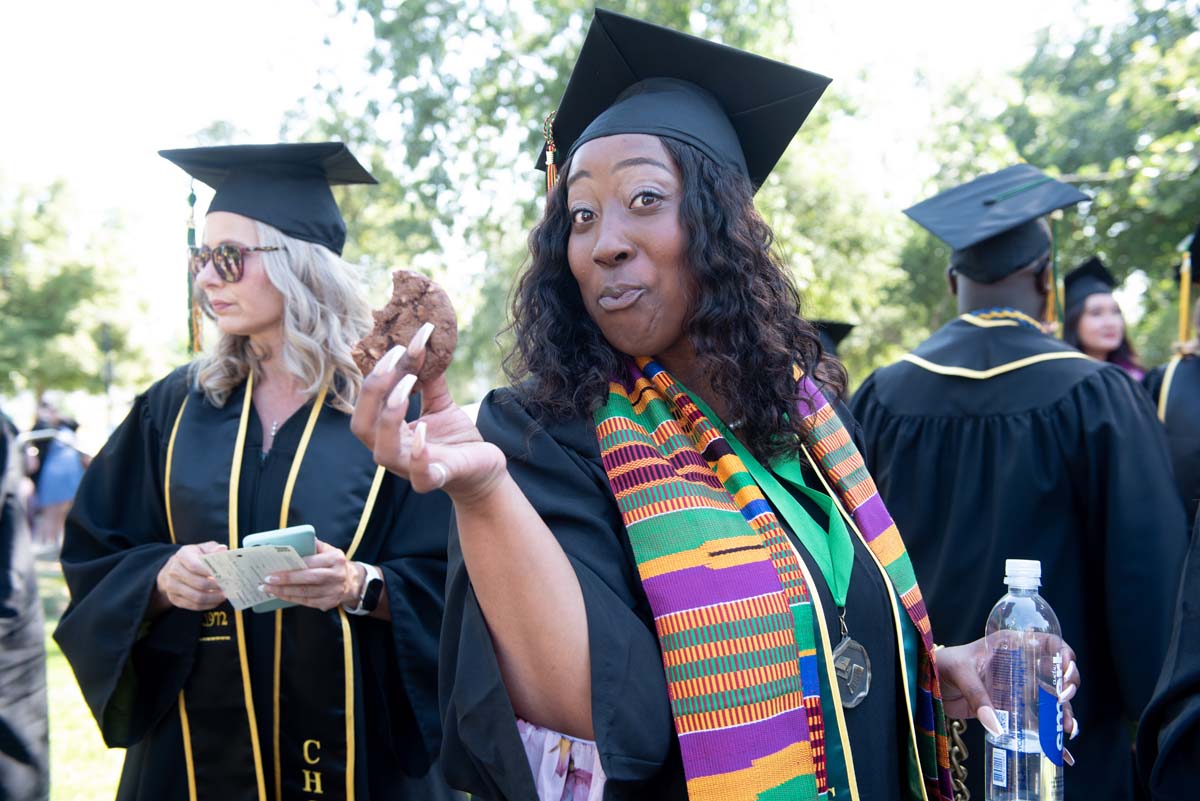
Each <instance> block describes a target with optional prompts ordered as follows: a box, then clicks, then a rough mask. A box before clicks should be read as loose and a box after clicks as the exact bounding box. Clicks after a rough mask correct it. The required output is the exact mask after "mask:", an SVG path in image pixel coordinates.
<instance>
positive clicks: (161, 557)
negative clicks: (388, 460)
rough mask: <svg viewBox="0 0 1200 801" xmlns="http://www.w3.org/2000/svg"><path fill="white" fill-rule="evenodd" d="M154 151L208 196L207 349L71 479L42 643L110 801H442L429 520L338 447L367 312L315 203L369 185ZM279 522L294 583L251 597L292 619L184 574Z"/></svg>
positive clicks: (355, 173) (300, 162)
mask: <svg viewBox="0 0 1200 801" xmlns="http://www.w3.org/2000/svg"><path fill="white" fill-rule="evenodd" d="M162 155H163V156H165V157H166V158H168V159H170V160H171V161H172V162H174V163H175V164H178V165H179V166H180V167H182V168H183V169H184V170H186V171H187V172H189V173H190V174H192V175H193V176H194V177H195V178H197V179H199V180H201V181H204V182H205V183H208V184H210V185H211V186H213V187H214V188H215V189H216V195H215V196H214V198H213V201H212V204H211V205H210V207H209V210H208V216H207V219H206V224H205V231H204V240H203V247H200V248H193V249H192V253H191V255H190V267H191V274H192V280H193V282H194V290H195V294H196V296H197V297H198V299H199V302H200V303H201V305H202V308H203V309H204V311H205V312H206V313H207V314H208V315H209V316H210V317H212V318H213V319H215V321H216V325H217V328H218V329H219V331H220V337H219V339H218V341H217V344H216V346H215V348H214V349H213V350H212V351H211V352H210V353H208V354H205V355H203V356H201V357H199V358H197V359H196V360H195V361H193V362H192V363H191V364H189V365H187V366H184V367H181V368H179V369H177V370H175V371H174V372H172V373H171V374H170V375H168V376H167V377H166V378H164V379H162V380H161V381H159V382H157V383H156V384H154V385H153V386H151V387H150V389H149V390H147V391H146V392H145V393H143V394H142V395H140V396H139V397H138V398H137V400H136V401H135V403H134V408H133V409H132V411H131V412H130V413H129V416H128V417H127V418H126V419H125V421H124V422H123V423H122V424H121V426H120V427H119V428H118V429H117V430H116V432H114V434H113V436H112V437H111V439H110V440H109V441H108V443H107V444H106V445H105V446H104V449H103V450H102V451H101V453H100V454H99V455H98V456H97V457H96V458H95V461H94V462H93V464H92V466H91V468H90V469H89V470H88V472H87V474H86V475H85V476H84V479H83V483H82V485H81V486H80V489H79V494H78V497H77V499H76V503H75V507H74V510H73V511H72V514H71V516H70V518H69V521H68V524H67V532H66V539H65V543H64V546H63V553H62V566H63V572H64V573H65V575H66V578H67V582H68V585H69V586H70V589H71V605H70V607H69V608H68V609H67V611H66V612H65V613H64V615H63V619H62V621H61V623H60V624H59V627H58V630H57V632H56V633H55V637H56V639H57V640H58V642H59V644H60V645H61V646H62V649H63V652H64V653H65V654H66V656H67V658H68V659H69V661H70V662H71V665H72V667H73V668H74V670H75V673H76V676H77V677H78V679H79V684H80V687H81V689H82V690H83V694H84V697H85V698H86V699H87V701H88V704H89V705H90V706H91V708H92V712H93V714H94V715H95V716H96V720H97V721H98V722H99V724H100V728H101V731H102V733H103V735H104V739H105V742H106V743H107V744H108V745H109V746H113V747H116V746H120V747H127V748H129V752H128V755H127V757H126V760H125V766H124V770H123V772H122V776H121V785H120V789H119V790H118V794H117V797H118V798H119V799H153V800H154V801H162V800H163V799H178V801H184V800H185V799H187V800H188V801H196V800H197V799H200V801H205V800H206V799H216V800H219V801H243V800H244V801H268V800H269V799H295V798H309V797H322V798H346V799H349V798H357V799H359V800H360V801H368V799H378V798H413V799H426V798H437V797H439V796H446V795H449V791H448V790H447V789H445V787H444V785H443V784H441V782H440V780H439V779H438V778H437V774H436V771H434V772H433V773H432V774H430V775H429V776H427V777H425V778H418V777H421V776H422V775H423V774H425V772H426V771H427V770H428V769H429V767H430V765H431V763H432V761H433V759H434V755H435V752H436V748H437V740H438V719H437V711H436V698H435V692H436V690H435V679H434V676H435V667H436V643H437V628H438V625H439V623H440V620H441V611H442V592H443V583H444V580H445V571H446V565H445V550H446V531H447V526H448V512H449V504H448V503H447V499H446V497H445V496H444V495H442V494H441V493H432V494H417V493H414V492H411V491H410V487H409V484H408V482H406V481H404V480H402V479H399V478H397V477H395V476H391V475H387V474H386V473H385V472H384V471H383V470H381V469H377V468H376V466H375V465H374V464H373V463H372V461H371V458H370V454H369V453H368V452H367V451H365V450H363V448H362V446H361V445H360V444H359V443H358V442H357V441H356V440H355V439H354V437H353V436H352V435H351V433H350V428H349V414H348V412H349V411H350V409H351V406H352V404H353V403H354V401H355V399H356V398H357V396H358V392H359V388H360V385H361V382H362V378H361V376H360V374H359V372H358V369H357V367H356V366H355V365H354V363H353V361H352V360H351V358H350V350H351V347H352V345H353V344H354V343H355V342H356V341H357V340H358V339H359V338H360V337H361V336H362V335H363V334H364V333H365V332H366V331H367V330H368V329H369V327H370V313H369V310H368V307H367V304H366V302H365V301H364V299H363V298H362V296H361V294H360V290H359V286H358V282H357V280H356V276H355V274H354V269H353V267H351V266H350V265H349V264H347V263H346V262H344V261H343V260H342V259H341V258H340V254H341V251H342V245H343V244H344V242H345V236H346V230H345V223H344V222H343V220H342V217H341V214H340V213H339V211H338V208H337V205H336V203H335V202H334V199H333V194H332V192H331V191H330V188H329V186H330V184H331V183H343V184H363V183H374V179H373V178H372V177H371V176H370V175H369V174H368V173H367V172H366V171H365V170H364V169H363V168H362V167H361V166H360V165H359V164H358V162H357V161H355V159H354V157H353V156H352V155H351V154H350V152H349V151H348V150H347V149H346V148H345V146H344V145H342V144H341V143H339V142H327V143H316V144H295V145H257V146H256V145H248V146H234V147H212V148H194V149H189V150H173V151H164V152H163V154H162ZM422 333H423V334H424V336H425V337H427V336H428V332H427V331H425V332H422ZM423 341H424V339H423V337H422V334H421V333H419V334H418V336H417V337H416V338H415V339H414V342H413V344H412V349H413V350H414V351H418V352H419V351H420V350H421V348H422V347H423ZM299 524H310V525H312V526H313V528H314V529H315V531H316V533H317V540H318V542H317V548H316V553H315V554H314V555H313V556H310V557H307V558H306V559H305V561H306V563H307V564H308V567H307V568H306V569H304V570H297V571H294V572H291V573H282V574H277V575H275V576H273V577H269V578H268V579H267V581H268V582H270V583H269V584H268V585H267V591H268V592H269V593H271V594H274V595H276V596H277V597H278V598H280V599H283V600H285V601H291V602H294V603H296V604H299V606H296V607H294V608H289V609H286V610H277V611H274V612H270V613H261V614H259V613H252V612H250V611H246V612H244V613H243V612H238V611H235V610H234V609H233V608H232V607H231V606H230V604H229V602H228V601H227V600H226V599H225V597H224V595H223V593H222V592H221V590H220V588H219V586H218V585H217V583H216V581H215V579H214V578H213V577H212V575H211V574H210V571H209V570H208V568H207V567H206V566H205V565H204V563H203V562H202V561H201V556H202V555H204V554H208V553H212V552H214V551H218V550H223V549H225V548H226V547H227V546H228V547H231V548H235V547H238V545H239V544H240V542H241V540H242V538H244V537H245V536H246V535H248V534H251V533H254V532H258V531H264V530H271V529H275V528H283V527H286V526H292V525H299Z"/></svg>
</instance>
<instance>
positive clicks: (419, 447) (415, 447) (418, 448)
mask: <svg viewBox="0 0 1200 801" xmlns="http://www.w3.org/2000/svg"><path fill="white" fill-rule="evenodd" d="M424 452H425V421H424V420H422V421H420V422H419V423H417V427H416V429H415V430H414V431H413V444H412V455H413V456H420V455H421V454H422V453H424Z"/></svg>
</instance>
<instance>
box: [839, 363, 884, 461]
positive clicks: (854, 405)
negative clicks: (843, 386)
mask: <svg viewBox="0 0 1200 801" xmlns="http://www.w3.org/2000/svg"><path fill="white" fill-rule="evenodd" d="M875 376H876V374H875V373H872V374H871V375H869V376H867V379H866V380H865V381H863V382H862V384H861V385H860V386H859V388H858V391H857V392H855V393H854V397H853V398H851V400H850V413H851V414H852V415H853V417H854V429H853V430H852V431H851V436H852V437H853V438H854V441H855V444H857V445H858V449H859V451H860V452H861V453H862V457H863V461H864V462H866V464H867V470H868V471H869V472H871V474H872V475H874V472H875V462H876V459H875V453H874V450H873V446H874V445H875V439H876V436H878V429H879V426H878V425H877V424H876V422H875V416H876V415H877V414H878V413H879V405H878V403H877V402H876V399H875ZM846 425H847V426H849V425H850V424H849V423H847V424H846Z"/></svg>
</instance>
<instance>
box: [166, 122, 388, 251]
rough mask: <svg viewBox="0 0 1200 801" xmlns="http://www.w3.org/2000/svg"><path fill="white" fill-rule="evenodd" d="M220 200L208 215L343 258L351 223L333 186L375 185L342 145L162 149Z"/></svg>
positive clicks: (333, 143) (330, 143)
mask: <svg viewBox="0 0 1200 801" xmlns="http://www.w3.org/2000/svg"><path fill="white" fill-rule="evenodd" d="M158 154H159V155H160V156H162V157H163V158H165V159H167V160H168V161H170V162H172V163H174V164H177V165H178V166H179V167H182V168H183V170H184V171H185V172H187V173H188V174H189V175H191V176H192V177H193V178H195V179H196V180H198V181H202V182H203V183H206V184H208V185H209V186H211V187H212V188H213V189H214V190H216V195H215V196H214V197H213V199H212V203H211V204H209V207H208V210H209V211H210V212H214V211H231V212H234V213H236V214H241V215H243V216H246V217H249V218H251V219H254V220H259V221H260V222H265V223H267V224H268V225H272V226H274V227H275V228H278V229H279V230H280V231H283V232H284V233H285V234H287V235H288V236H292V237H295V238H296V239H303V240H304V241H306V242H315V243H317V244H318V245H324V246H325V247H327V248H329V249H330V250H332V251H333V252H334V253H337V254H338V255H341V253H342V246H343V245H345V244H346V223H345V221H344V220H343V219H342V214H341V212H340V211H338V207H337V203H336V202H335V201H334V199H333V192H332V191H331V190H330V188H329V187H330V186H331V185H339V184H373V183H377V181H376V180H375V179H374V178H373V177H372V176H371V174H370V173H369V172H367V171H366V170H365V169H364V168H363V166H362V165H361V164H359V163H358V161H357V160H356V159H355V158H354V156H353V155H352V154H351V153H350V151H349V149H348V148H347V147H346V146H345V145H344V144H342V143H341V142H311V143H298V144H277V145H223V146H218V147H189V148H182V149H178V150H160V151H158Z"/></svg>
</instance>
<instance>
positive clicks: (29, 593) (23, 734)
mask: <svg viewBox="0 0 1200 801" xmlns="http://www.w3.org/2000/svg"><path fill="white" fill-rule="evenodd" d="M23 475H24V460H23V459H22V458H21V449H20V447H19V446H18V444H17V429H16V427H15V426H13V424H12V422H11V421H10V420H9V419H8V418H7V417H5V416H4V413H3V412H0V799H13V801H41V799H45V798H47V797H48V796H49V794H50V775H49V772H50V764H49V763H50V760H49V751H50V743H49V737H48V731H47V715H46V648H45V636H46V635H45V632H44V630H43V628H42V605H41V601H40V600H39V599H38V591H37V572H36V570H35V569H34V562H33V547H32V545H31V543H30V540H29V526H28V524H27V523H26V518H25V509H24V507H23V505H22V504H21V501H20V496H19V495H18V491H19V488H20V484H21V478H22V476H23Z"/></svg>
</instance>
